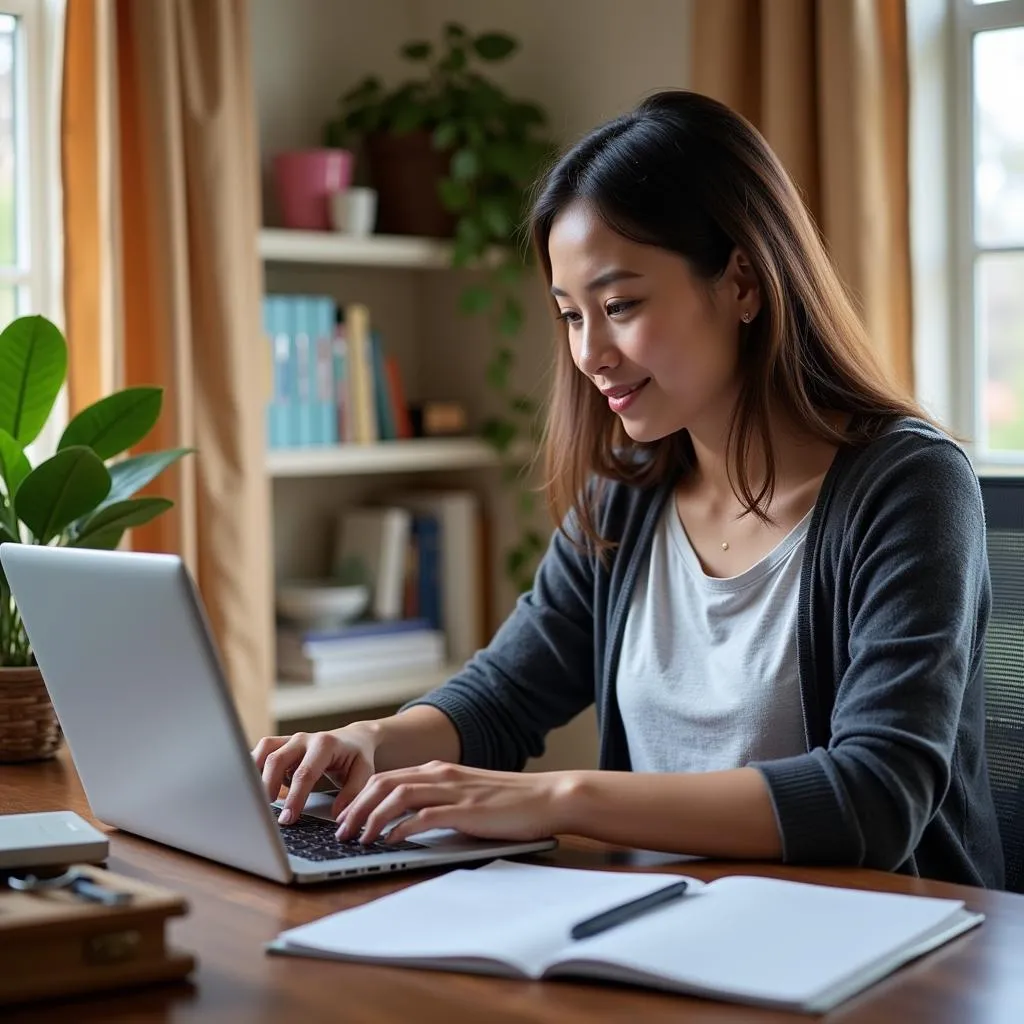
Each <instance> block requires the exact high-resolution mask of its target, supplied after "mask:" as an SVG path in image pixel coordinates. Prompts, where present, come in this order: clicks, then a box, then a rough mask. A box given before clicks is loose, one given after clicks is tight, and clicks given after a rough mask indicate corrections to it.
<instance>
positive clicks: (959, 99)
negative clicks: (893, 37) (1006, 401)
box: [948, 0, 1024, 465]
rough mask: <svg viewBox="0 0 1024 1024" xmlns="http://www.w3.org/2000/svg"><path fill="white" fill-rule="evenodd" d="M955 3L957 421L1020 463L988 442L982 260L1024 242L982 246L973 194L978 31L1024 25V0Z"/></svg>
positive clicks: (995, 458)
mask: <svg viewBox="0 0 1024 1024" xmlns="http://www.w3.org/2000/svg"><path fill="white" fill-rule="evenodd" d="M948 3H949V5H950V12H949V16H950V25H951V37H952V38H951V48H952V70H953V75H952V84H953V87H952V89H950V105H951V112H950V121H951V126H950V139H951V142H952V149H953V157H954V159H953V161H952V167H953V181H952V191H953V200H954V202H953V209H954V215H953V221H952V236H953V245H952V254H953V260H952V264H953V265H952V267H951V270H952V279H953V282H954V285H955V286H954V287H953V288H952V289H951V300H952V306H953V310H952V312H953V325H954V329H955V335H954V338H955V340H954V344H953V348H954V358H955V363H956V365H955V372H954V378H953V379H954V381H955V380H960V381H963V382H966V383H967V386H966V387H963V386H961V387H960V388H956V389H955V390H954V394H952V395H951V400H952V401H951V406H952V408H953V409H954V410H955V412H954V418H955V422H956V423H957V425H958V426H959V429H961V430H962V431H964V432H966V434H967V436H968V437H969V438H970V439H971V442H972V448H973V450H974V453H975V456H976V458H977V459H978V460H979V461H981V462H983V463H985V464H989V465H999V464H1004V465H1006V464H1008V465H1020V464H1022V463H1024V451H1021V452H1012V451H993V450H992V449H990V448H988V447H987V444H986V443H985V442H986V440H987V439H986V437H985V435H986V429H985V423H984V412H985V410H984V408H983V404H982V400H981V387H982V384H983V382H984V381H985V379H986V376H987V355H988V354H987V352H986V351H985V350H984V346H983V345H982V343H981V335H980V332H979V330H978V309H977V277H976V275H977V269H976V268H977V262H978V258H979V257H980V256H982V255H987V254H998V253H1003V252H1008V253H1010V252H1012V253H1017V252H1021V253H1024V243H1021V244H1019V245H980V244H979V243H978V242H977V241H976V239H975V231H974V227H975V194H974V185H975V181H974V177H975V175H974V172H975V167H974V128H975V125H974V37H975V35H977V34H978V33H979V32H986V31H993V30H999V29H1008V28H1024V0H998V2H995V3H983V4H976V3H973V2H972V0H948Z"/></svg>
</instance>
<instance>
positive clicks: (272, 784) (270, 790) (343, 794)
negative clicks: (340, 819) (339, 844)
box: [252, 722, 380, 825]
mask: <svg viewBox="0 0 1024 1024" xmlns="http://www.w3.org/2000/svg"><path fill="white" fill-rule="evenodd" d="M379 742H380V740H379V737H378V734H377V731H376V730H375V729H374V727H373V725H372V724H371V723H367V722H357V723H355V724H353V725H347V726H345V727H344V728H343V729H337V730H335V731H334V732H317V733H312V734H310V733H304V732H297V733H295V734H294V735H293V736H265V737H264V738H263V739H261V740H260V741H259V743H257V744H256V748H255V749H254V750H253V752H252V756H253V758H254V759H255V761H256V767H257V769H258V770H259V771H260V772H261V773H262V775H263V785H264V787H265V788H266V791H267V797H268V799H270V800H276V799H277V797H278V794H279V793H280V791H281V786H282V785H287V786H288V796H287V797H286V798H285V801H284V807H283V808H282V810H281V815H280V818H279V819H278V820H279V821H280V822H281V824H282V825H290V824H291V823H292V822H293V821H297V820H298V817H299V815H300V814H301V813H302V808H303V807H305V806H306V800H307V798H308V797H309V794H310V793H311V792H312V791H313V787H314V786H315V785H316V783H317V782H318V781H319V780H320V777H321V776H322V775H326V776H327V777H328V778H329V779H330V780H331V781H332V782H333V783H334V785H335V786H337V787H338V789H339V790H340V792H339V793H338V796H337V797H336V798H335V801H334V805H333V808H332V813H334V814H337V813H338V812H339V811H340V810H341V809H342V808H343V807H345V806H347V805H348V804H349V802H350V801H351V800H352V798H353V797H354V796H355V795H356V794H357V793H358V792H359V791H360V790H361V789H362V788H363V786H365V785H366V781H367V779H369V778H370V776H371V775H373V772H374V758H375V755H376V752H377V746H378V744H379Z"/></svg>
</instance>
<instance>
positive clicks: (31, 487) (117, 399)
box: [0, 316, 191, 762]
mask: <svg viewBox="0 0 1024 1024" xmlns="http://www.w3.org/2000/svg"><path fill="white" fill-rule="evenodd" d="M67 364H68V352H67V343H66V341H65V339H64V335H63V334H62V333H61V332H60V330H59V329H58V328H57V327H56V326H55V325H54V324H53V323H51V322H50V321H49V320H47V319H46V318H45V317H42V316H25V317H20V318H18V319H16V320H14V321H13V322H12V323H11V324H9V325H8V326H7V327H6V328H5V329H4V330H3V332H2V333H0V543H19V544H50V545H64V546H69V547H80V548H106V549H112V548H116V547H117V546H118V544H119V543H120V541H121V538H122V537H123V536H124V533H125V531H126V530H129V529H130V528H131V527H133V526H140V525H141V524H142V523H146V522H149V520H151V519H154V518H156V517H157V516H159V515H161V514H162V513H163V512H166V511H167V509H169V508H170V507H171V506H172V504H173V502H171V501H170V500H169V499H167V498H158V497H135V494H136V492H137V491H139V490H140V489H141V488H142V487H144V486H145V485H146V484H148V483H149V482H150V481H151V480H153V479H154V478H155V477H157V476H158V475H159V474H160V473H161V472H163V470H165V469H166V468H167V467H168V466H170V465H171V464H172V463H174V462H176V461H177V460H178V459H180V458H181V457H182V456H183V455H185V454H187V453H188V452H189V451H191V449H188V448H174V449H170V450H167V451H159V452H149V453H146V454H143V455H136V456H134V457H131V458H118V457H119V456H121V455H123V454H124V453H125V452H126V451H127V450H128V449H129V448H131V447H133V446H134V445H136V444H137V443H138V442H139V441H141V440H142V439H143V438H144V437H145V436H146V435H147V434H148V433H149V431H150V430H151V429H152V428H153V426H154V424H155V423H156V421H157V419H158V418H159V416H160V408H161V404H162V401H163V390H162V389H161V388H157V387H132V388H126V389H124V390H122V391H118V392H115V393H114V394H112V395H108V396H107V397H106V398H101V399H100V400H99V401H97V402H95V403H93V404H92V405H90V406H89V407H88V408H86V409H83V410H82V411H81V412H80V413H78V414H77V415H76V416H75V417H74V418H73V419H72V420H71V421H70V422H69V423H68V425H67V427H66V428H65V429H64V432H63V434H62V435H61V438H60V441H59V443H58V445H57V451H56V452H55V453H54V454H53V455H51V456H50V457H49V458H47V459H44V460H43V461H41V462H39V464H38V465H36V466H34V467H33V466H32V464H31V463H30V461H29V458H28V455H27V454H26V452H25V448H26V447H27V446H28V445H30V444H31V443H32V442H33V441H34V440H35V439H36V438H37V437H38V436H39V433H40V431H41V430H42V428H43V426H44V425H45V423H46V421H47V420H48V419H49V417H50V413H51V411H52V410H53V405H54V402H55V401H56V399H57V395H58V394H59V392H60V390H61V387H62V386H63V384H64V380H65V376H66V373H67ZM60 744H61V733H60V727H59V724H58V722H57V719H56V716H55V714H54V711H53V708H52V706H51V704H50V701H49V698H48V696H47V693H46V688H45V686H44V684H43V681H42V677H41V675H40V672H39V668H38V667H37V665H36V660H35V656H34V654H33V652H32V648H31V645H30V644H29V641H28V636H27V635H26V633H25V627H24V625H23V623H22V621H21V616H20V615H19V613H18V607H17V603H16V601H15V600H14V597H13V595H12V594H11V589H10V587H9V585H8V583H7V579H6V578H5V577H4V575H3V572H2V570H0V761H3V762H10V761H26V760H32V759H36V758H42V757H50V756H53V754H55V753H56V752H57V750H58V749H59V748H60Z"/></svg>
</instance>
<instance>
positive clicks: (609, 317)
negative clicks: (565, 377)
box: [548, 203, 757, 441]
mask: <svg viewBox="0 0 1024 1024" xmlns="http://www.w3.org/2000/svg"><path fill="white" fill-rule="evenodd" d="M548 253H549V256H550V259H551V280H552V288H551V292H552V294H553V295H554V296H555V301H556V303H557V304H558V307H559V311H560V319H562V320H564V322H565V324H566V333H567V336H568V340H569V349H570V352H571V353H572V358H573V361H574V362H575V364H576V366H577V367H578V368H579V369H580V371H581V372H582V373H583V374H584V375H585V376H586V377H588V378H589V379H590V381H591V382H592V383H593V384H594V386H595V387H596V388H598V389H599V390H600V391H601V393H602V394H604V395H605V396H606V397H607V400H608V405H609V408H610V409H611V410H612V411H613V412H614V413H616V415H618V416H619V417H620V419H621V420H622V424H623V427H624V428H625V430H626V433H627V434H628V435H629V436H630V437H631V438H632V439H633V440H634V441H656V440H658V439H659V438H662V437H666V436H668V435H669V434H673V433H675V432H676V431H678V430H680V429H682V428H684V427H686V428H689V429H691V430H693V429H699V427H700V424H701V423H702V422H707V423H708V424H709V425H711V424H718V423H720V422H721V417H722V414H723V413H726V414H730V413H731V410H732V407H733V404H734V402H735V398H736V385H737V380H738V376H737V373H738V366H737V364H738V353H739V334H740V326H741V321H742V317H743V314H744V313H749V314H750V316H751V318H752V317H753V316H755V315H756V313H757V287H756V281H754V279H753V276H752V275H751V274H750V272H749V265H745V260H744V258H743V257H742V255H741V254H739V253H738V252H735V253H734V254H733V257H732V259H731V260H730V263H729V267H728V268H727V270H726V272H725V273H724V274H723V275H722V277H721V278H720V279H719V280H718V281H715V282H714V283H712V284H711V285H710V286H709V285H708V283H707V282H704V281H701V280H700V279H698V278H697V277H696V276H695V275H694V273H693V272H692V271H691V270H690V267H689V265H688V264H687V262H686V261H685V260H684V259H683V258H682V257H681V256H678V255H676V254H675V253H672V252H669V251H667V250H665V249H659V248H657V247H655V246H651V245H641V244H639V243H637V242H632V241H630V240H629V239H626V238H623V237H622V235H619V234H617V233H616V232H615V231H613V230H612V229H611V228H609V227H608V226H607V225H606V224H605V223H604V222H603V221H602V220H601V218H600V217H598V216H597V215H596V214H595V213H593V212H592V211H591V210H589V209H588V208H587V207H586V206H585V205H583V204H579V203H577V204H573V205H572V206H570V207H568V208H566V209H565V210H564V211H563V212H562V213H560V214H559V215H558V217H557V218H556V219H555V221H554V224H553V225H552V229H551V234H550V236H549V239H548Z"/></svg>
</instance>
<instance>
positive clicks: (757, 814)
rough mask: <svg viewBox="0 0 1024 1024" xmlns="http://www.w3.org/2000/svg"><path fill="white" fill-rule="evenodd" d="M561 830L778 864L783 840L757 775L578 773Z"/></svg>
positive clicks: (563, 791) (562, 807)
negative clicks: (775, 861) (771, 861)
mask: <svg viewBox="0 0 1024 1024" xmlns="http://www.w3.org/2000/svg"><path fill="white" fill-rule="evenodd" d="M569 775H570V778H569V779H568V780H567V781H566V782H565V784H563V786H562V787H560V799H559V817H560V818H561V822H560V824H561V826H562V827H561V829H560V831H562V832H566V833H572V834H574V835H582V836H588V837H590V838H591V839H600V840H602V841H603V842H606V843H615V844H618V845H621V846H636V847H641V848H642V849H646V850H667V851H669V852H672V853H690V854H695V855H698V856H704V857H729V858H742V859H747V860H778V859H779V858H780V857H781V856H782V840H781V838H780V836H779V827H778V824H777V823H776V820H775V812H774V810H773V809H772V802H771V797H770V795H769V793H768V786H767V784H766V783H765V780H764V776H763V775H762V774H761V773H760V772H759V771H757V770H756V769H754V768H736V769H733V770H731V771H722V772H701V773H696V774H692V775H683V774H678V773H666V774H660V773H643V774H641V773H633V772H601V771H583V772H571V773H569Z"/></svg>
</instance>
